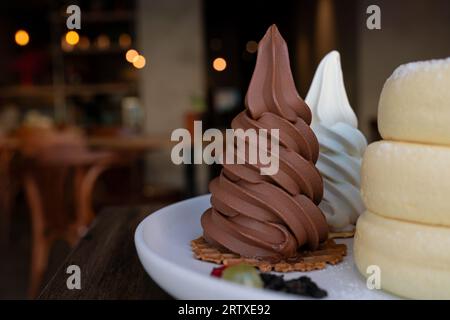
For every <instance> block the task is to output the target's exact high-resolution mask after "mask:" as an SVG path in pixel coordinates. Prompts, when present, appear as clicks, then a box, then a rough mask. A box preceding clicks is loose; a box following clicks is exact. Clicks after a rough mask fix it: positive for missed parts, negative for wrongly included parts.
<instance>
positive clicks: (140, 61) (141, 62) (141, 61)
mask: <svg viewBox="0 0 450 320" xmlns="http://www.w3.org/2000/svg"><path fill="white" fill-rule="evenodd" d="M133 66H134V67H135V68H137V69H142V68H143V67H145V57H144V56H141V55H138V56H137V57H135V58H134V59H133Z"/></svg>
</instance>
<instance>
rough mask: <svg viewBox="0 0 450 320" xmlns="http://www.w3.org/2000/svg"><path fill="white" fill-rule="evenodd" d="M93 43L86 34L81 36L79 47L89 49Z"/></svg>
mask: <svg viewBox="0 0 450 320" xmlns="http://www.w3.org/2000/svg"><path fill="white" fill-rule="evenodd" d="M90 45H91V41H90V40H89V38H88V37H86V36H81V37H80V42H79V43H78V47H79V48H80V49H82V50H87V49H89V47H90Z"/></svg>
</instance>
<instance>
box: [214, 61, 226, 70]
mask: <svg viewBox="0 0 450 320" xmlns="http://www.w3.org/2000/svg"><path fill="white" fill-rule="evenodd" d="M226 67H227V62H226V61H225V59H224V58H215V59H214V61H213V68H214V70H216V71H223V70H225V69H226Z"/></svg>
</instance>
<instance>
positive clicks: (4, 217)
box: [0, 135, 15, 246]
mask: <svg viewBox="0 0 450 320" xmlns="http://www.w3.org/2000/svg"><path fill="white" fill-rule="evenodd" d="M14 153H15V150H14V146H13V145H11V143H10V141H9V139H8V137H5V136H3V135H0V226H1V230H0V233H1V235H0V244H1V245H2V246H3V245H6V243H7V240H8V236H9V230H10V222H11V213H12V210H11V209H12V202H13V201H12V198H13V196H14V186H13V181H12V177H11V167H12V166H11V165H12V159H13V157H14Z"/></svg>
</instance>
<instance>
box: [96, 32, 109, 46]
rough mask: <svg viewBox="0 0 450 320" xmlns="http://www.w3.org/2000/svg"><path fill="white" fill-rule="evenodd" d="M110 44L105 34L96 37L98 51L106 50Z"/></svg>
mask: <svg viewBox="0 0 450 320" xmlns="http://www.w3.org/2000/svg"><path fill="white" fill-rule="evenodd" d="M110 44H111V41H110V40H109V37H108V36H107V35H106V34H101V35H99V36H98V37H97V47H98V48H99V49H107V48H108V47H109V45H110Z"/></svg>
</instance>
